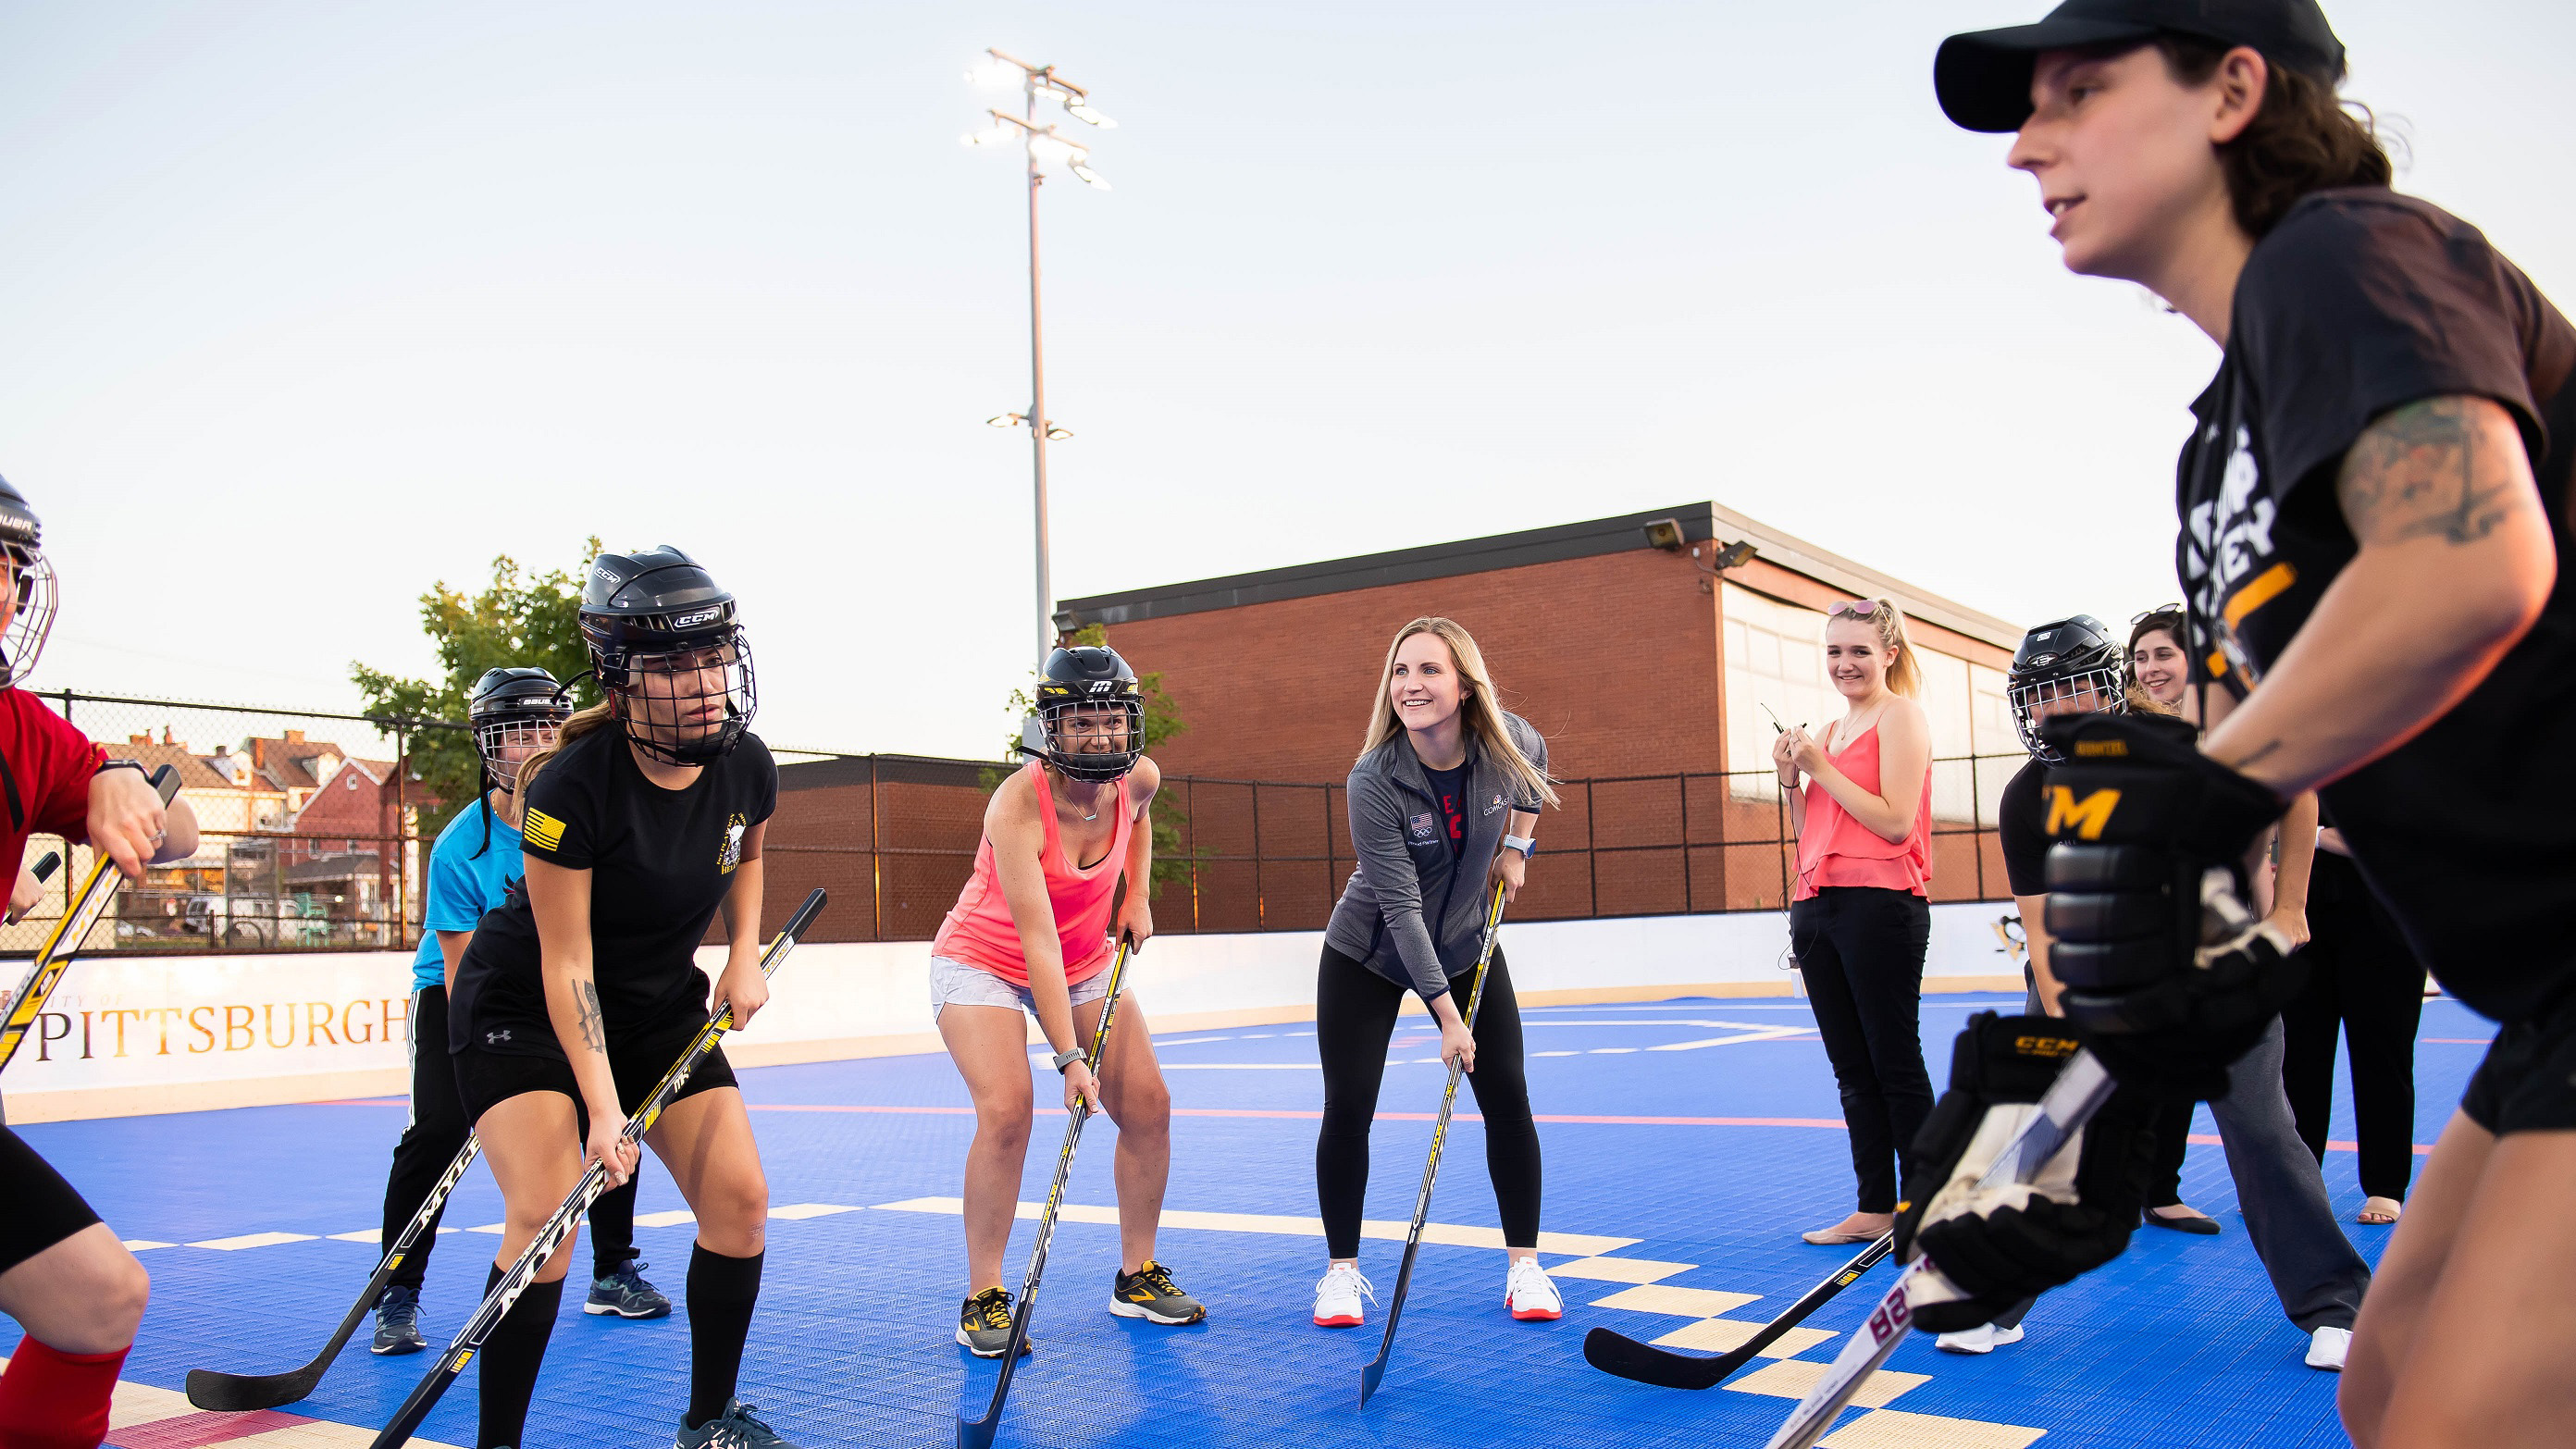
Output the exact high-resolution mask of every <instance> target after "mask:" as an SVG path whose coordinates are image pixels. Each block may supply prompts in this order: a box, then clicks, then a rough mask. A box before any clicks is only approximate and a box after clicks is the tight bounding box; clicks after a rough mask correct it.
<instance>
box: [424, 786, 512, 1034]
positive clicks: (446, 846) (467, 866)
mask: <svg viewBox="0 0 2576 1449" xmlns="http://www.w3.org/2000/svg"><path fill="white" fill-rule="evenodd" d="M490 809H491V807H490V806H489V805H487V804H484V803H482V802H479V801H478V802H477V803H475V804H474V805H472V806H469V807H468V808H466V809H463V810H459V811H457V812H456V818H455V819H453V820H450V821H448V822H447V828H446V829H445V830H442V831H440V832H438V843H437V844H436V845H433V846H431V847H430V851H429V903H428V905H427V906H426V907H424V908H423V910H422V911H421V919H420V927H421V929H420V954H419V955H417V956H414V957H413V958H412V962H411V985H412V989H413V990H414V991H418V990H420V989H421V988H423V987H427V986H444V985H446V984H447V953H446V952H444V951H441V950H439V949H438V933H439V932H441V931H470V930H473V929H474V927H475V924H476V923H477V922H479V921H481V920H482V919H483V913H484V912H485V911H488V910H491V909H493V908H494V907H496V906H498V905H500V904H501V897H502V896H504V895H506V894H508V893H509V889H510V887H511V886H512V885H515V884H517V882H518V881H519V878H520V877H522V876H524V875H526V874H527V873H528V872H527V867H526V866H524V865H522V864H521V863H520V860H519V832H517V831H515V830H513V829H511V828H510V825H509V822H508V821H505V820H503V819H501V817H499V816H498V815H495V816H493V817H492V845H491V848H490V849H488V850H487V849H484V846H483V817H484V814H485V812H487V811H488V810H490ZM478 850H479V851H482V854H480V855H477V854H475V852H476V851H478Z"/></svg>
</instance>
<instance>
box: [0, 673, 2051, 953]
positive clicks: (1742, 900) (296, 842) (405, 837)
mask: <svg viewBox="0 0 2576 1449" xmlns="http://www.w3.org/2000/svg"><path fill="white" fill-rule="evenodd" d="M37 698H39V699H41V700H43V701H44V702H45V704H46V705H47V706H48V707H51V708H53V709H55V710H56V711H58V712H59V713H61V714H62V715H63V716H64V717H65V718H67V719H69V720H70V721H71V722H72V724H73V725H74V726H75V727H76V728H78V729H80V730H81V731H82V732H83V733H84V734H86V735H88V736H89V737H90V738H91V739H94V740H97V741H99V742H100V743H102V744H104V745H106V746H107V747H108V749H109V752H110V753H111V754H112V755H117V756H123V757H131V758H134V759H138V760H141V761H142V762H143V763H144V764H145V765H146V766H147V767H158V766H160V765H164V764H167V765H170V766H172V767H173V768H175V769H177V770H178V771H179V772H180V776H181V779H180V787H181V793H182V794H183V796H184V797H185V798H186V799H187V800H188V803H189V805H190V806H191V808H193V809H194V810H195V811H196V815H197V820H198V824H199V829H200V832H201V836H202V839H201V843H200V844H199V846H198V849H197V851H196V853H195V854H193V855H191V856H189V857H188V858H187V859H185V860H179V861H172V862H169V863H167V864H164V865H159V866H155V867H153V868H152V870H151V871H150V872H149V873H148V876H147V878H146V880H145V881H144V883H143V884H142V885H140V886H130V887H128V888H126V889H125V890H124V891H123V892H122V893H121V894H120V896H119V897H118V900H117V904H116V909H115V911H114V913H113V915H112V916H111V918H110V919H109V920H108V921H106V922H102V923H101V926H100V928H99V930H98V932H97V934H95V935H94V936H93V937H92V938H91V940H90V941H89V942H88V943H87V946H86V949H88V950H91V951H100V950H126V951H155V952H175V951H195V952H226V953H233V952H260V951H322V950H389V949H390V950H402V949H411V948H413V947H416V946H417V945H418V943H419V941H420V933H421V926H420V920H421V905H422V900H421V891H422V886H423V883H424V880H425V872H426V869H427V865H428V853H429V852H428V846H429V843H428V842H426V841H424V840H423V839H422V838H421V834H420V830H419V826H420V823H421V821H422V819H423V818H424V817H428V818H433V819H434V818H436V817H437V816H439V815H440V814H442V813H443V812H444V808H445V806H446V805H447V804H448V803H449V802H444V801H440V800H438V799H436V798H435V797H432V796H429V795H427V794H425V793H424V791H423V788H422V785H421V783H420V780H419V777H418V776H417V775H416V774H415V773H414V771H413V770H412V769H411V768H410V767H409V764H408V761H409V760H410V758H411V752H412V749H413V745H414V743H415V741H416V739H417V738H418V737H419V736H420V735H421V734H422V732H424V731H431V730H458V729H462V728H463V727H462V726H461V725H457V724H455V723H452V722H448V721H440V720H403V719H388V718H381V717H373V716H363V715H348V714H330V713H323V712H316V711H303V710H287V709H269V708H257V707H250V706H239V705H220V704H205V703H190V702H185V701H175V700H154V699H143V698H134V697H128V696H111V695H88V694H81V693H78V692H77V691H71V690H53V691H45V692H43V693H40V694H38V695H37ZM773 753H774V754H775V755H776V756H777V759H778V763H779V797H778V812H777V814H776V815H775V816H773V817H772V818H771V820H770V822H769V829H768V832H767V837H766V844H765V847H764V859H765V860H766V861H767V863H768V864H767V894H768V900H767V901H766V902H765V904H764V910H763V918H764V919H766V920H773V921H774V920H780V919H783V918H784V913H785V912H786V911H787V910H789V909H791V908H792V907H793V906H794V905H795V903H796V902H797V901H799V900H801V899H802V898H803V897H804V895H805V893H806V892H807V891H809V890H811V889H813V888H814V887H816V886H821V887H824V888H826V889H828V890H829V891H831V893H832V909H831V910H829V911H827V912H825V913H824V915H823V917H822V920H821V922H820V923H819V927H818V929H817V930H816V931H815V932H814V934H813V935H812V936H811V937H809V939H812V940H817V941H926V940H928V939H930V938H931V936H932V935H934V934H935V933H936V932H937V931H938V929H939V922H940V920H941V918H942V917H943V916H944V915H946V913H947V911H948V908H949V907H950V906H951V905H953V904H954V903H955V902H956V899H957V891H958V888H959V886H960V885H961V884H962V883H963V882H964V881H965V879H966V877H967V875H968V873H969V872H970V871H971V870H972V868H973V865H974V859H975V851H976V848H977V846H978V845H979V844H980V842H981V840H982V836H983V816H984V804H985V801H986V799H987V798H988V797H989V796H990V794H991V792H992V788H993V786H994V784H995V783H997V782H998V781H999V779H1000V778H1001V777H1002V776H1003V775H1004V774H1006V773H1007V772H1008V770H1009V769H1010V767H1009V766H1007V765H1002V764H997V763H992V762H987V761H979V760H951V759H933V758H925V757H921V756H912V755H855V754H840V753H834V752H831V751H823V750H800V749H787V748H774V749H773ZM2021 762H2022V757H2021V756H2019V755H2012V756H1999V755H1998V756H1963V757H1959V758H1955V759H1941V760H1936V761H1934V762H1933V799H1934V810H1933V815H1934V820H1933V825H1932V857H1933V876H1932V886H1931V894H1932V898H1933V899H1934V900H1936V901H1958V900H1995V899H2001V898H2003V897H2004V896H2005V895H2006V894H2007V892H2006V890H2005V886H2004V875H2003V861H2002V855H2001V852H2000V850H1999V849H1998V847H1997V845H1996V840H1995V831H1994V823H1993V822H1994V819H1995V804H1996V801H1997V800H1998V798H1999V797H2000V795H2001V793H2002V789H2003V784H2004V781H2006V780H2007V779H2009V778H2010V777H2011V775H2012V772H2013V771H2014V770H2016V769H2018V768H2019V767H2020V765H2021ZM1559 790H1560V793H1561V794H1562V795H1563V797H1564V802H1565V803H1564V807H1563V808H1562V809H1560V810H1554V811H1550V812H1548V814H1547V816H1546V817H1545V818H1544V819H1543V820H1542V823H1541V825H1540V828H1539V840H1540V845H1539V855H1538V859H1537V860H1536V861H1534V862H1532V864H1531V866H1530V872H1529V881H1528V887H1527V889H1526V890H1525V891H1524V892H1523V893H1522V895H1521V897H1520V900H1519V903H1518V904H1517V905H1516V906H1515V908H1514V911H1513V915H1514V917H1515V918H1516V919H1521V920H1571V919H1579V918H1584V917H1604V916H1645V915H1677V914H1686V913H1692V912H1706V911H1761V910H1778V909H1780V908H1781V906H1782V904H1783V903H1784V902H1785V901H1786V899H1787V898H1788V896H1789V894H1790V892H1791V890H1792V887H1793V885H1794V875H1795V870H1796V866H1795V861H1794V856H1795V848H1794V847H1795V841H1794V838H1793V837H1792V835H1791V833H1790V831H1789V828H1788V812H1787V808H1786V805H1785V803H1784V802H1783V801H1782V800H1781V798H1780V792H1779V790H1778V787H1777V784H1776V782H1775V781H1774V780H1773V778H1772V776H1771V773H1770V772H1769V771H1768V770H1761V771H1746V772H1740V773H1736V774H1674V775H1642V776H1623V777H1617V778H1603V779H1584V780H1570V781H1565V782H1562V783H1561V784H1560V786H1559ZM1346 794H1347V792H1346V791H1345V790H1344V789H1343V787H1342V786H1341V785H1340V784H1339V783H1332V784H1299V783H1285V782H1278V781H1258V780H1223V779H1209V778H1197V777H1192V776H1185V775H1184V776H1167V777H1166V778H1165V781H1164V785H1163V794H1162V802H1163V803H1162V804H1161V805H1159V806H1158V809H1159V810H1161V811H1163V812H1164V813H1165V815H1166V818H1170V819H1173V820H1174V822H1175V824H1176V830H1175V831H1174V832H1173V833H1174V834H1176V835H1177V838H1178V849H1177V850H1176V851H1167V852H1166V858H1165V860H1164V861H1163V862H1162V863H1161V865H1160V867H1159V868H1158V870H1157V872H1156V882H1155V889H1154V920H1155V928H1156V929H1157V930H1159V931H1164V932H1171V933H1193V932H1207V933H1214V932H1235V931H1310V930H1317V929H1320V928H1321V927H1322V926H1323V924H1324V921H1325V919H1326V917H1328V916H1329V915H1330V914H1331V912H1332V906H1333V902H1334V900H1335V899H1336V898H1337V897H1338V896H1339V895H1340V894H1341V888H1342V884H1343V882H1344V881H1346V880H1348V879H1349V877H1350V873H1351V870H1352V866H1353V860H1354V856H1353V852H1352V850H1351V843H1350V825H1349V819H1348V813H1347V809H1346V806H1347V803H1348V802H1347V799H1346ZM48 852H58V853H61V854H63V855H64V856H65V857H66V860H65V868H64V869H61V870H58V871H57V872H56V873H55V874H54V876H53V877H52V878H51V879H50V880H49V881H47V882H46V884H45V887H44V891H43V895H42V898H41V899H40V900H39V901H38V902H37V903H36V905H35V906H34V907H33V908H32V909H31V910H30V911H28V912H27V914H26V915H25V917H24V918H23V919H21V920H20V921H19V922H18V923H16V924H14V925H10V926H7V927H5V928H0V955H6V954H15V955H22V956H23V955H26V954H28V953H29V952H31V951H33V950H34V949H35V948H36V947H37V946H38V945H39V944H40V943H41V942H42V940H43V939H44V937H45V935H46V934H47V933H48V932H49V931H50V930H51V929H52V927H53V924H54V922H56V921H57V920H59V919H60V918H61V915H62V912H63V910H64V909H65V906H66V903H67V902H68V900H69V897H70V894H71V893H72V892H73V891H74V890H76V889H77V888H78V885H79V883H80V882H81V881H82V880H84V879H86V878H87V875H88V872H89V869H90V866H91V854H90V852H89V850H88V849H87V848H85V847H81V848H72V847H67V846H65V845H64V843H63V842H62V841H61V840H59V839H57V838H54V837H48V836H38V837H36V839H34V840H33V841H31V842H30V843H29V845H28V848H27V856H26V863H27V865H29V866H32V865H34V864H35V863H36V862H37V861H38V860H40V859H42V858H43V857H44V856H45V855H46V854H47V853H48Z"/></svg>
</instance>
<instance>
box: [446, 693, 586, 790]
mask: <svg viewBox="0 0 2576 1449" xmlns="http://www.w3.org/2000/svg"><path fill="white" fill-rule="evenodd" d="M570 718H572V691H571V690H570V689H569V688H567V687H566V686H564V685H562V684H558V683H556V682H555V677H554V676H553V675H552V674H550V673H548V672H546V671H545V670H543V669H540V668H537V667H535V666H533V665H531V666H527V667H524V668H516V669H487V670H485V671H483V677H482V678H481V679H478V680H476V681H474V688H473V689H472V690H471V691H469V692H468V693H467V695H466V697H465V719H466V722H467V723H468V724H470V725H472V726H473V727H474V751H475V753H476V754H479V755H481V756H482V757H483V770H484V773H486V774H488V775H490V776H491V777H492V782H493V783H494V784H496V785H499V786H500V787H501V793H503V794H505V795H506V794H509V793H510V792H511V791H513V790H516V789H517V788H518V785H519V761H521V760H524V759H526V758H527V757H528V756H529V755H530V754H533V753H534V752H536V751H537V750H541V749H543V748H545V747H546V746H548V745H550V744H553V743H554V740H555V734H556V732H557V731H558V730H561V729H562V728H563V722H564V721H565V720H568V719H570ZM514 746H515V747H517V751H516V754H515V755H514V754H513V753H512V749H513V747H514Z"/></svg>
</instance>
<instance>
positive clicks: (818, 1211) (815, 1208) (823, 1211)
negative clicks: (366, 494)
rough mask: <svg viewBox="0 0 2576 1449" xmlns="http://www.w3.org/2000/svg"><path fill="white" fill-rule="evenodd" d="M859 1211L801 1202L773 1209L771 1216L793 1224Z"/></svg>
mask: <svg viewBox="0 0 2576 1449" xmlns="http://www.w3.org/2000/svg"><path fill="white" fill-rule="evenodd" d="M857 1211H859V1210H858V1209H857V1208H854V1207H845V1206H843V1205H841V1204H840V1203H836V1202H800V1203H790V1204H788V1205H787V1206H786V1207H774V1208H771V1209H770V1210H769V1215H770V1216H771V1217H773V1218H785V1219H787V1220H788V1221H789V1222H791V1223H793V1222H803V1221H804V1220H805V1219H807V1218H828V1217H830V1216H832V1215H833V1214H834V1213H854V1212H857Z"/></svg>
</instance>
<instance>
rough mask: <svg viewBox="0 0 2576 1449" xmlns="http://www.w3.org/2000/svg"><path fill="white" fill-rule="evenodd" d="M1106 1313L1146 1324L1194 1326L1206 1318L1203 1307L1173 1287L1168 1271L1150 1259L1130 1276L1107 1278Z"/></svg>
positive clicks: (1128, 1274)
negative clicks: (1107, 1296)
mask: <svg viewBox="0 0 2576 1449" xmlns="http://www.w3.org/2000/svg"><path fill="white" fill-rule="evenodd" d="M1109 1311H1110V1312H1112V1313H1115V1314H1117V1315H1118V1316H1119V1317H1121V1318H1142V1319H1144V1320H1146V1321H1147V1322H1149V1323H1196V1322H1198V1321H1199V1320H1200V1319H1202V1318H1205V1317H1207V1305H1205V1304H1203V1303H1201V1302H1199V1301H1198V1300H1197V1299H1195V1298H1192V1297H1191V1296H1190V1295H1188V1294H1187V1293H1184V1292H1182V1291H1181V1290H1180V1289H1179V1288H1178V1287H1176V1286H1174V1285H1173V1283H1172V1271H1171V1270H1170V1269H1169V1268H1166V1267H1164V1266H1163V1265H1162V1264H1160V1263H1157V1262H1155V1261H1154V1260H1153V1259H1151V1258H1147V1259H1146V1260H1145V1266H1144V1267H1142V1268H1139V1269H1137V1270H1136V1271H1135V1272H1133V1273H1116V1274H1113V1275H1112V1276H1111V1278H1110V1280H1109Z"/></svg>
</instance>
